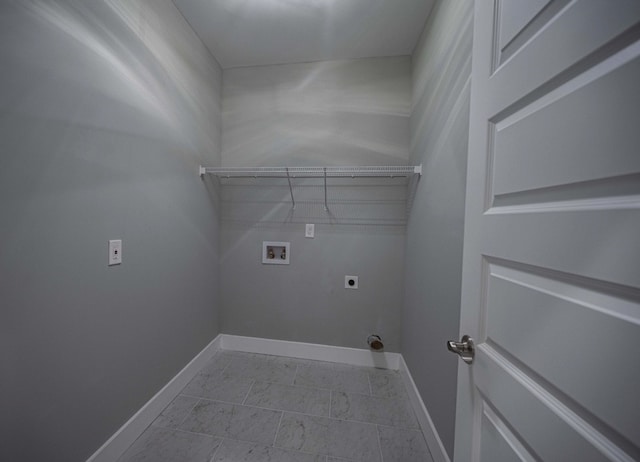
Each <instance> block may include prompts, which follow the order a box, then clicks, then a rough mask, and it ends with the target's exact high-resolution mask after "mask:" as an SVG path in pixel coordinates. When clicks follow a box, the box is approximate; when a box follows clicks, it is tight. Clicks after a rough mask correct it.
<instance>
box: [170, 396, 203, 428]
mask: <svg viewBox="0 0 640 462" xmlns="http://www.w3.org/2000/svg"><path fill="white" fill-rule="evenodd" d="M178 396H180V395H178ZM200 401H201V399H200V398H198V399H197V401H196V403H195V404H194V405H193V406H192V407H191V410H190V411H189V412H187V415H186V416H184V419H182V420H181V421H180V423H179V424H178V425H177V426H176V428H178V427H179V426H180V425H182V424H183V423H185V422H186V421H187V419H188V418H189V416H190V415H191V413H192V412H193V410H194V409H195V408H196V406H197V405H198V404H199V403H200Z"/></svg>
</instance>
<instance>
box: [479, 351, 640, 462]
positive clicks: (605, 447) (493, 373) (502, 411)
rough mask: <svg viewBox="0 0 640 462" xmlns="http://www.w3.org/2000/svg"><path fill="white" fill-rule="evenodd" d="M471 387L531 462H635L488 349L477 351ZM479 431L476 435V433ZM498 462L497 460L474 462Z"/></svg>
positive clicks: (594, 428)
mask: <svg viewBox="0 0 640 462" xmlns="http://www.w3.org/2000/svg"><path fill="white" fill-rule="evenodd" d="M476 362H477V363H476V364H475V365H474V366H473V367H474V369H475V371H476V372H477V374H476V377H475V381H476V384H477V387H478V389H479V390H480V394H479V395H478V398H477V399H478V401H480V403H479V404H480V406H481V407H490V408H492V409H494V410H495V413H496V414H498V415H500V416H501V418H502V419H503V420H504V421H505V422H508V426H509V427H510V428H511V429H513V433H514V434H515V435H517V438H518V441H519V442H520V444H521V445H522V446H524V447H527V448H530V449H529V450H530V454H531V455H533V456H534V457H535V458H536V460H543V461H549V462H555V461H557V462H566V461H589V462H596V461H609V460H620V461H627V462H631V461H633V460H634V459H633V458H631V457H630V456H628V455H627V454H625V453H624V451H622V450H621V449H620V448H619V447H618V446H617V445H616V444H614V443H612V442H611V441H610V440H609V439H608V438H606V437H605V435H604V434H603V433H602V432H601V431H599V430H598V429H597V428H596V427H595V426H593V425H591V422H589V421H588V420H587V419H585V418H583V417H582V416H581V415H579V414H577V413H575V412H573V411H572V410H571V409H569V408H568V407H567V406H566V404H565V403H564V402H563V401H562V400H560V399H558V397H557V396H554V395H553V394H552V393H550V392H549V390H548V388H547V387H545V386H544V385H543V384H541V383H540V382H539V381H536V380H534V379H532V377H530V376H529V375H527V374H526V373H524V372H523V371H522V370H521V369H520V368H518V367H517V366H516V365H515V364H513V363H512V362H510V361H509V360H508V359H507V358H505V357H504V356H502V355H501V354H500V353H498V352H497V351H496V350H495V349H494V348H492V347H491V346H490V345H488V344H486V343H485V344H483V345H481V346H479V347H478V351H477V353H476ZM481 431H482V430H480V432H481ZM473 460H483V461H486V462H501V461H500V460H499V459H495V460H492V459H478V457H477V456H476V457H474V459H473Z"/></svg>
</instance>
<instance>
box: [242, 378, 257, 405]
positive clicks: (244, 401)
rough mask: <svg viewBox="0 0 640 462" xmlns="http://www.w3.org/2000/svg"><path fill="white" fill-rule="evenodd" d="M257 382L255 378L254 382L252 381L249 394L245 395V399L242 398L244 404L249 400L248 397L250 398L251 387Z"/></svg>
mask: <svg viewBox="0 0 640 462" xmlns="http://www.w3.org/2000/svg"><path fill="white" fill-rule="evenodd" d="M255 384H256V380H254V381H253V382H251V386H250V387H249V390H247V394H246V395H245V396H244V399H243V400H242V402H241V403H240V404H242V405H244V403H246V402H247V398H249V394H250V393H251V389H252V388H253V386H254V385H255Z"/></svg>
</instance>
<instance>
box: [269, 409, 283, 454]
mask: <svg viewBox="0 0 640 462" xmlns="http://www.w3.org/2000/svg"><path fill="white" fill-rule="evenodd" d="M283 417H284V411H280V420H279V421H278V427H277V428H276V435H275V436H274V437H273V443H271V446H273V447H274V448H275V447H276V440H277V439H278V433H280V426H281V425H282V418H283Z"/></svg>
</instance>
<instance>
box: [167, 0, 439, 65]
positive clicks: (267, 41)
mask: <svg viewBox="0 0 640 462" xmlns="http://www.w3.org/2000/svg"><path fill="white" fill-rule="evenodd" d="M433 1H434V0H173V2H174V3H175V5H176V6H177V7H178V9H179V10H180V11H181V12H182V14H183V15H184V17H185V18H186V19H187V21H188V22H189V23H190V24H191V27H193V29H194V30H195V31H196V33H197V34H198V35H199V36H200V38H201V39H202V41H203V42H204V43H205V45H207V47H208V48H209V50H211V53H212V54H213V55H214V56H215V57H216V59H217V60H218V62H219V63H220V65H221V66H222V67H223V68H225V69H226V68H231V67H240V66H257V65H265V64H283V63H296V62H308V61H326V60H333V59H350V58H365V57H373V56H398V55H408V54H411V52H412V51H413V48H414V47H415V45H416V42H417V41H418V38H419V36H420V33H421V32H422V28H423V27H424V24H425V22H426V19H427V16H428V15H429V11H430V10H431V7H432V5H433Z"/></svg>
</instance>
